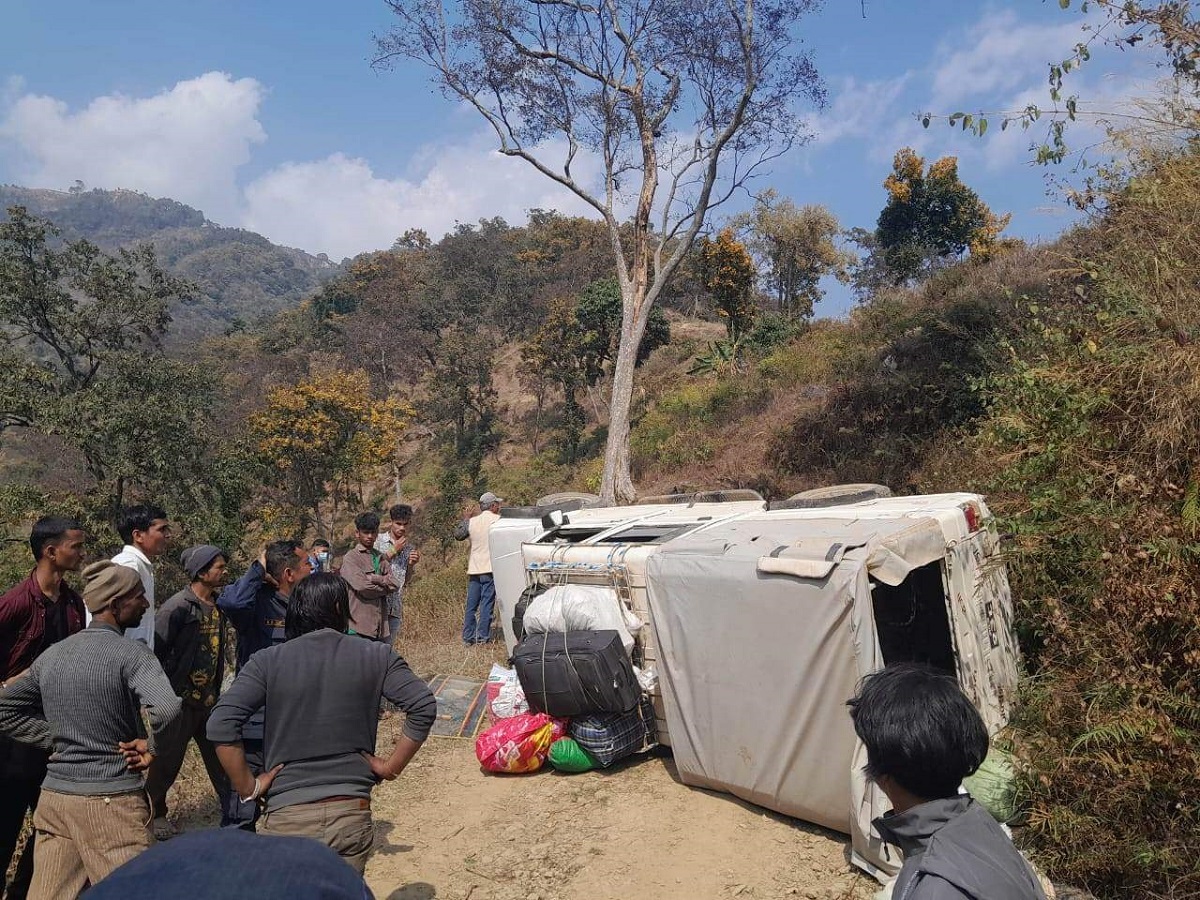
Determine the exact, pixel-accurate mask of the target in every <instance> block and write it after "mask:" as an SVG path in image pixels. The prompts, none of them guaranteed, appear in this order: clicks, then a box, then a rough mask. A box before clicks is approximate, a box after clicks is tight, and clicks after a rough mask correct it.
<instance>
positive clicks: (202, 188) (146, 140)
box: [0, 72, 266, 222]
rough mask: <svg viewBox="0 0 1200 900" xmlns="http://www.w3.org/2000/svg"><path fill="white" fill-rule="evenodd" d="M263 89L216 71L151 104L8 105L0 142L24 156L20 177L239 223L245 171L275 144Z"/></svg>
mask: <svg viewBox="0 0 1200 900" xmlns="http://www.w3.org/2000/svg"><path fill="white" fill-rule="evenodd" d="M263 96H264V89H263V87H262V85H260V84H259V83H258V82H257V81H255V80H254V79H252V78H240V79H236V80H235V79H234V78H233V77H232V76H230V75H227V74H225V73H223V72H208V73H206V74H204V75H201V76H199V77H198V78H193V79H190V80H188V81H181V82H179V83H178V84H176V85H175V86H174V87H172V88H170V89H169V90H166V91H163V92H161V93H159V94H156V95H154V96H152V97H146V98H141V99H138V98H132V97H126V96H124V95H121V94H112V95H108V96H103V97H97V98H96V99H94V100H93V101H92V102H91V103H89V104H88V105H87V106H86V107H85V108H83V109H81V110H78V111H71V110H70V109H69V108H68V106H67V104H66V103H64V102H62V101H61V100H57V99H55V98H53V97H45V96H39V95H33V94H24V95H22V96H19V97H17V98H15V99H13V100H12V101H11V102H10V103H9V104H7V111H6V113H5V115H4V116H3V119H2V120H0V141H4V142H6V143H8V144H9V145H10V146H11V147H12V148H14V149H15V150H16V153H17V156H18V163H17V166H16V172H15V174H16V179H14V180H20V181H22V182H24V183H25V184H28V185H31V186H38V187H56V188H61V187H64V186H66V185H69V184H71V183H72V182H73V181H75V180H76V179H79V180H81V181H83V182H84V183H85V184H87V185H88V186H89V187H104V188H117V187H123V188H131V189H134V190H140V191H145V192H146V193H148V194H154V195H156V196H169V197H173V198H174V199H177V200H182V201H183V202H185V203H190V204H192V205H194V206H198V207H199V208H201V209H203V210H204V212H205V213H206V214H207V215H209V216H210V217H211V218H213V219H215V220H218V221H223V222H230V221H231V220H233V219H234V218H236V215H237V210H238V206H239V192H238V186H237V170H238V168H239V167H240V166H242V165H244V164H245V163H246V162H248V161H249V159H250V152H251V148H252V146H253V145H255V144H259V143H261V142H263V141H264V140H266V132H265V131H264V130H263V127H262V125H261V124H260V123H259V121H258V108H259V105H260V103H261V102H262V99H263Z"/></svg>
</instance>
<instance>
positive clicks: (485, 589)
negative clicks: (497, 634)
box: [462, 572, 496, 644]
mask: <svg viewBox="0 0 1200 900" xmlns="http://www.w3.org/2000/svg"><path fill="white" fill-rule="evenodd" d="M495 604H496V582H495V581H494V580H493V579H492V573H491V572H486V573H484V574H483V575H471V576H469V581H468V582H467V614H466V617H465V618H464V619H463V630H462V639H463V643H464V644H478V643H482V642H483V641H486V640H488V639H489V638H490V637H491V636H492V607H493V606H494V605H495Z"/></svg>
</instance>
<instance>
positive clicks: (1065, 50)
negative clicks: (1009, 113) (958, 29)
mask: <svg viewBox="0 0 1200 900" xmlns="http://www.w3.org/2000/svg"><path fill="white" fill-rule="evenodd" d="M1082 25H1083V19H1081V18H1080V17H1079V16H1078V15H1066V16H1063V17H1062V18H1061V19H1057V18H1056V19H1054V20H1053V21H1051V22H1050V23H1049V24H1047V23H1043V22H1032V21H1023V20H1022V19H1021V18H1020V17H1018V16H1017V14H1016V13H1015V12H1013V11H1012V10H1003V11H999V12H988V13H985V14H984V15H983V16H982V17H981V18H980V19H979V21H978V22H976V23H975V24H974V25H972V26H971V27H970V28H968V29H966V31H965V32H963V33H962V34H961V35H960V36H958V37H955V38H952V39H949V40H946V41H943V42H942V45H941V47H940V48H939V49H938V50H937V51H936V53H935V58H937V59H939V60H941V62H940V63H939V64H938V65H937V66H936V67H935V68H934V70H933V73H932V79H931V89H932V94H931V97H930V100H929V102H930V109H933V110H936V111H938V112H941V111H943V110H946V111H949V112H954V111H955V110H951V109H950V107H951V106H953V105H955V104H965V103H966V102H967V101H971V102H972V103H978V102H982V103H984V104H991V103H994V102H995V101H996V100H997V99H998V98H1002V97H1004V98H1007V97H1008V96H1011V95H1012V94H1013V93H1014V92H1016V91H1018V90H1020V89H1022V88H1025V87H1027V86H1028V85H1030V84H1031V82H1032V83H1040V84H1043V85H1044V84H1045V83H1046V66H1047V64H1048V63H1049V62H1051V61H1052V60H1061V59H1064V58H1065V57H1067V56H1068V55H1069V54H1070V53H1071V52H1072V48H1074V46H1075V44H1076V43H1078V42H1079V41H1080V40H1082V39H1084V37H1085V35H1084V32H1083V30H1082ZM963 111H964V112H974V111H975V110H973V109H966V110H963Z"/></svg>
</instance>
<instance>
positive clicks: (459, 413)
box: [420, 325, 501, 483]
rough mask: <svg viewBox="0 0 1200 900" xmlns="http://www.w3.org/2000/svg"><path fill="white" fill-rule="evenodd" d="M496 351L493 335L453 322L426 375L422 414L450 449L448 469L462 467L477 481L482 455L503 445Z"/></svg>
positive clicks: (438, 437) (444, 334)
mask: <svg viewBox="0 0 1200 900" xmlns="http://www.w3.org/2000/svg"><path fill="white" fill-rule="evenodd" d="M495 352H496V341H495V338H494V337H493V336H491V335H489V334H485V333H483V332H481V331H479V330H478V329H473V328H469V327H465V326H459V325H455V326H452V327H450V328H447V329H445V330H444V331H443V332H442V334H441V340H440V343H439V347H438V356H437V359H436V360H435V361H434V363H433V365H432V366H431V367H430V369H429V371H428V373H427V374H426V376H425V379H424V392H425V400H424V401H423V402H422V403H421V404H420V412H421V413H422V414H423V418H424V419H425V420H426V421H428V422H430V423H432V424H433V426H434V431H435V435H436V437H437V439H438V442H439V443H440V444H441V445H442V447H443V448H444V449H445V450H446V452H447V453H448V455H449V459H450V465H449V466H448V468H449V467H452V468H456V469H458V470H460V471H461V472H462V473H463V477H464V478H465V480H466V481H467V482H470V483H474V482H476V481H477V480H478V479H479V473H480V471H481V470H482V468H483V460H484V458H485V457H486V456H487V455H488V454H489V453H492V452H494V451H495V450H496V448H497V447H499V445H500V437H501V434H500V427H499V421H498V416H497V411H496V388H495V386H494V385H493V383H492V356H493V354H495Z"/></svg>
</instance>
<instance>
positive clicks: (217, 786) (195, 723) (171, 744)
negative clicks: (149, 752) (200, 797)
mask: <svg viewBox="0 0 1200 900" xmlns="http://www.w3.org/2000/svg"><path fill="white" fill-rule="evenodd" d="M208 712H209V711H208V710H207V709H205V708H204V707H202V706H197V705H196V704H193V703H185V704H183V709H182V710H181V711H180V713H179V716H178V718H176V719H175V721H174V722H172V723H171V724H170V725H169V726H168V727H167V730H166V731H165V732H164V733H163V734H162V735H160V737H159V739H158V742H157V750H158V753H157V754H156V755H155V757H154V762H153V763H152V764H151V765H150V771H149V772H148V773H147V774H146V793H147V794H149V795H150V809H151V810H152V811H153V812H154V818H156V819H157V818H161V817H165V816H166V814H167V791H169V790H170V789H171V785H173V784H174V783H175V779H176V778H178V777H179V769H180V767H182V766H183V758H184V756H185V755H186V754H187V745H188V742H189V741H195V742H196V747H197V749H198V750H199V751H200V759H201V760H203V761H204V769H205V771H206V772H208V780H209V781H210V782H212V786H213V790H214V791H216V794H217V800H218V801H219V802H220V804H221V827H222V828H224V827H226V826H228V825H240V824H242V819H241V818H240V812H239V810H240V807H241V806H242V803H241V801H240V800H238V799H237V798H236V797H234V796H233V791H232V790H231V789H230V787H229V776H227V775H226V774H225V770H224V769H223V768H221V763H220V761H219V760H218V759H217V750H216V748H215V747H214V746H213V745H212V743H211V742H210V741H209V739H208V737H207V735H206V734H205V728H206V726H207V725H208Z"/></svg>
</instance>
